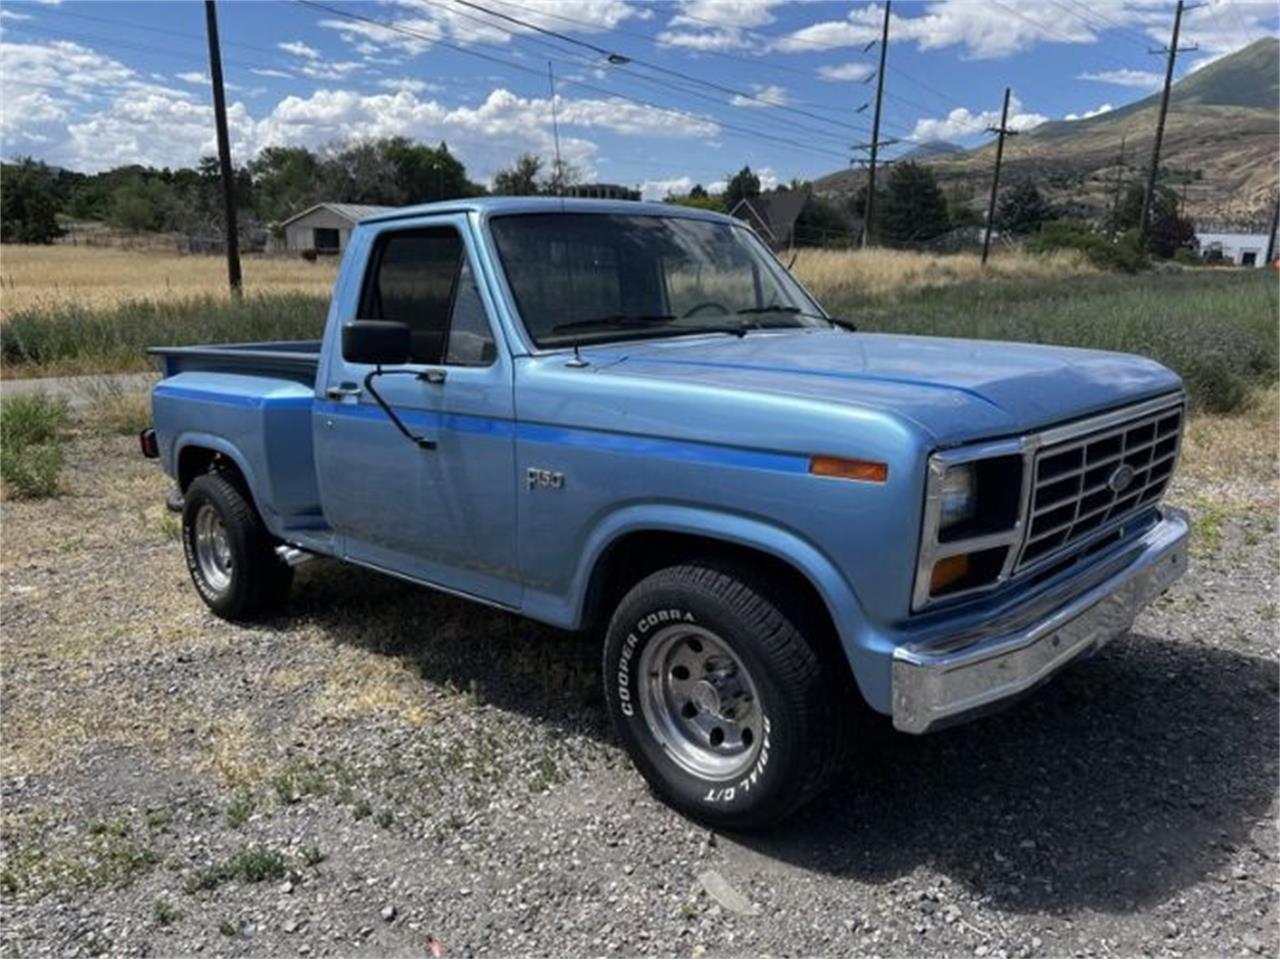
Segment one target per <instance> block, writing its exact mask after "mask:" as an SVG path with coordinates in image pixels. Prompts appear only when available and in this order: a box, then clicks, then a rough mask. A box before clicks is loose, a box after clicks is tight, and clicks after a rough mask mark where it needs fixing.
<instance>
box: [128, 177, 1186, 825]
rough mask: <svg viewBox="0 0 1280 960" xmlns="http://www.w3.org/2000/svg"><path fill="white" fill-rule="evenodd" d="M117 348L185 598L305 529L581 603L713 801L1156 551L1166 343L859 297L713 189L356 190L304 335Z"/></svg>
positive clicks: (1174, 421) (1113, 592)
mask: <svg viewBox="0 0 1280 960" xmlns="http://www.w3.org/2000/svg"><path fill="white" fill-rule="evenodd" d="M154 353H156V354H158V355H159V357H160V358H161V360H162V363H163V367H164V378H163V379H162V380H161V381H160V382H159V384H158V385H157V386H156V387H155V392H154V397H153V409H154V429H153V430H151V431H147V432H145V433H144V434H143V437H142V443H143V447H144V450H145V451H147V452H149V453H150V454H152V455H156V456H158V457H159V459H160V461H161V463H162V465H163V467H164V470H165V471H166V472H167V473H168V474H169V475H170V476H172V477H173V478H174V480H175V481H176V483H177V487H178V489H179V491H180V494H181V504H182V510H183V523H182V543H183V547H184V549H185V554H186V561H187V566H188V568H189V569H190V572H191V577H192V579H193V580H194V582H195V587H196V589H197V591H198V592H199V593H200V596H201V597H202V598H203V599H204V601H205V602H206V603H207V604H208V605H209V607H210V608H212V610H213V611H214V612H215V613H217V614H218V615H220V616H223V617H227V618H231V619H242V618H250V617H253V616H255V615H259V614H262V613H264V612H266V611H268V610H270V609H272V608H274V607H276V606H277V605H278V604H279V603H280V602H281V601H282V600H283V599H284V598H285V595H286V593H287V591H288V589H289V586H290V582H291V575H292V567H293V566H294V565H295V564H296V563H297V562H299V561H300V560H302V559H306V558H308V557H311V556H322V557H333V558H337V559H339V560H345V561H348V562H351V563H355V564H360V565H361V566H364V567H369V568H371V569H374V570H378V571H383V572H385V573H388V574H392V575H394V576H398V577H401V578H404V579H406V580H410V581H413V582H414V583H419V584H423V585H426V586H430V587H434V588H436V589H439V590H444V591H447V592H449V593H453V594H458V595H460V596H463V597H468V598H472V599H474V600H477V601H480V602H482V603H487V604H491V605H493V606H497V607H501V608H503V609H505V610H510V611H515V612H518V613H521V614H523V615H525V616H528V617H532V618H534V619H536V620H540V621H543V622H545V623H548V624H552V625H555V626H557V627H562V628H567V629H573V630H585V631H593V632H595V633H596V634H597V635H599V636H601V637H602V658H603V668H602V674H603V677H604V685H605V694H606V699H607V703H608V709H609V711H610V713H611V715H612V717H613V720H614V721H615V722H616V725H617V730H618V733H619V736H620V738H621V739H622V741H623V742H624V743H625V745H626V747H627V749H628V750H629V752H630V754H631V756H632V758H633V759H634V761H635V764H636V766H637V767H638V768H639V769H640V772H641V773H642V774H643V775H644V776H645V778H646V779H647V780H648V781H649V783H650V784H651V786H652V788H653V789H654V790H655V791H656V792H657V793H658V794H659V795H660V796H661V797H662V798H664V799H665V800H666V801H668V802H669V803H671V804H672V805H674V806H675V807H677V808H678V809H680V810H682V811H685V812H687V813H689V814H691V815H693V816H695V817H697V818H700V819H702V820H703V821H705V822H708V823H711V824H714V825H717V826H722V827H731V828H751V827H757V826H760V825H764V824H766V823H769V822H771V821H773V820H776V819H777V818H779V817H782V816H784V815H786V814H788V813H789V812H791V811H793V810H794V809H796V808H797V807H798V806H799V805H800V804H801V803H803V802H804V801H805V800H806V799H808V798H810V797H812V796H813V795H814V794H815V793H816V792H817V791H818V790H819V789H820V788H821V786H822V785H823V783H824V781H826V780H827V778H828V777H829V776H830V774H831V773H832V771H833V770H834V769H836V768H838V767H839V766H840V763H841V757H842V755H843V750H844V748H845V747H846V746H847V745H848V744H849V743H851V742H854V741H855V740H856V738H857V737H858V735H859V731H860V730H862V729H866V725H867V724H868V723H870V722H874V716H873V715H872V713H871V712H879V713H881V714H887V715H888V716H889V717H891V718H892V723H893V726H895V727H896V728H897V729H898V730H901V731H905V732H908V733H924V732H926V731H931V730H934V729H936V728H938V727H942V726H944V725H946V724H949V723H953V722H956V721H959V720H962V719H967V718H970V717H973V716H975V715H977V714H981V713H985V712H987V711H989V710H991V709H993V708H995V707H997V706H1000V705H1004V704H1006V703H1007V702H1009V701H1010V700H1012V699H1014V698H1016V697H1017V696H1018V695H1020V694H1022V693H1024V692H1026V691H1028V690H1029V689H1031V688H1032V687H1034V686H1036V685H1037V684H1039V683H1041V682H1042V681H1044V680H1045V679H1046V678H1048V677H1049V676H1051V675H1052V674H1054V673H1055V672H1056V671H1058V670H1059V669H1060V668H1062V667H1064V666H1065V665H1067V664H1068V663H1070V662H1071V661H1073V660H1075V659H1077V658H1079V657H1082V656H1084V655H1087V654H1089V653H1091V652H1092V651H1094V650H1096V649H1097V648H1098V647H1099V646H1100V645H1101V644H1103V643H1104V642H1106V641H1107V640H1109V639H1111V638H1113V637H1115V636H1116V635H1117V634H1120V633H1123V632H1124V631H1125V630H1126V629H1127V628H1128V627H1129V625H1130V624H1131V623H1132V621H1133V618H1134V616H1135V615H1136V613H1137V611H1138V610H1139V609H1140V608H1141V607H1142V606H1143V605H1144V604H1146V603H1147V602H1148V601H1149V600H1151V599H1152V598H1153V597H1154V596H1155V595H1157V594H1159V593H1160V592H1161V591H1163V590H1164V589H1165V588H1166V587H1167V586H1168V585H1169V584H1170V583H1171V582H1172V581H1173V580H1175V579H1176V578H1177V577H1178V576H1179V575H1180V574H1181V573H1182V572H1183V570H1184V568H1185V564H1186V561H1187V523H1186V520H1185V518H1184V516H1183V515H1181V514H1180V513H1179V512H1177V511H1175V510H1171V509H1168V508H1165V507H1163V506H1161V502H1160V501H1161V497H1162V494H1163V493H1164V492H1165V490H1166V488H1167V486H1168V484H1169V481H1170V478H1171V475H1172V473H1173V470H1174V465H1175V462H1176V460H1177V457H1178V450H1179V443H1180V438H1181V435H1182V428H1183V421H1184V418H1185V398H1184V394H1183V390H1182V386H1181V383H1180V381H1179V379H1178V377H1177V376H1175V375H1174V374H1173V373H1171V372H1170V371H1169V370H1167V369H1166V368H1164V367H1162V366H1160V365H1159V364H1157V363H1155V362H1153V361H1151V360H1147V359H1143V358H1141V357H1136V356H1128V355H1121V354H1115V353H1103V352H1095V351H1087V350H1077V349H1066V348H1056V347H1047V346H1036V345H1028V344H1012V343H994V342H978V341H968V340H954V339H942V338H935V337H924V336H897V335H883V334H876V333H870V332H861V331H858V330H856V329H855V327H854V325H853V324H852V323H850V322H849V320H847V319H840V318H836V317H832V316H830V315H828V314H827V313H826V312H825V311H824V309H823V308H822V307H821V306H820V305H819V304H818V302H817V301H816V300H815V299H814V298H813V297H812V296H811V295H810V294H809V293H807V292H806V291H805V290H804V289H803V288H802V287H801V285H800V284H799V283H797V282H796V280H795V279H793V277H792V276H791V275H790V274H789V272H788V271H787V269H786V268H785V267H783V266H782V265H781V264H780V263H779V262H778V261H777V260H776V259H775V258H774V256H773V255H772V253H771V252H770V251H769V249H768V248H767V247H766V246H765V245H764V244H763V243H762V242H761V241H760V240H759V239H758V238H757V236H756V235H755V234H754V233H753V232H752V231H751V230H750V229H748V228H747V227H746V226H745V225H743V224H742V223H740V222H738V221H737V220H734V219H732V218H730V217H726V216H722V215H718V214H714V213H708V212H704V211H699V210H690V209H684V208H679V207H672V206H665V205H651V204H644V203H634V202H601V201H580V200H559V199H546V198H543V199H516V198H495V199H481V200H459V201H456V202H448V203H438V204H432V205H428V206H420V207H412V208H406V209H401V210H396V211H393V212H389V213H382V214H379V215H377V216H373V217H370V218H368V219H366V220H364V221H362V222H361V223H360V224H359V225H358V226H357V228H356V229H355V230H354V231H353V233H352V235H351V240H350V244H349V246H348V248H347V250H346V253H345V255H344V258H343V261H342V267H341V272H340V273H339V275H338V279H337V282H336V285H335V288H334V292H333V299H332V304H331V306H330V309H329V315H328V325H327V327H326V329H325V333H324V338H323V339H322V340H321V341H318V342H296V343H295V342H288V343H257V344H236V345H224V346H197V347H162V348H157V349H155V350H154ZM867 708H869V711H868V709H867Z"/></svg>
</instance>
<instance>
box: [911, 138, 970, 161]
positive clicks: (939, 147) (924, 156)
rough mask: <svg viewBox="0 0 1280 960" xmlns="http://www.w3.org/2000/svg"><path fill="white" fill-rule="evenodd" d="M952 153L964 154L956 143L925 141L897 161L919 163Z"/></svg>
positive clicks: (962, 149) (962, 148)
mask: <svg viewBox="0 0 1280 960" xmlns="http://www.w3.org/2000/svg"><path fill="white" fill-rule="evenodd" d="M953 153H964V147H962V146H960V144H958V143H949V142H948V141H946V140H926V141H925V142H924V143H922V144H920V145H919V146H916V147H913V148H912V149H910V150H908V151H907V152H906V153H904V154H903V155H902V156H900V157H898V158H897V159H899V160H914V161H915V162H916V163H920V162H922V161H924V160H933V159H936V158H937V157H945V156H949V155H950V154H953Z"/></svg>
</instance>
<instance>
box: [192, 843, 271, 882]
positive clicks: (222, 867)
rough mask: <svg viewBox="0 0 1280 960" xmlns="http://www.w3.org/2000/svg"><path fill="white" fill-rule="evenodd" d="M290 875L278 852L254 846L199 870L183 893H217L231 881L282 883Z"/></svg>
mask: <svg viewBox="0 0 1280 960" xmlns="http://www.w3.org/2000/svg"><path fill="white" fill-rule="evenodd" d="M288 872H289V868H288V865H287V864H286V863H285V859H284V857H283V856H281V855H280V854H279V853H277V852H276V851H275V850H271V849H269V848H267V847H260V846H252V847H246V848H245V849H244V850H241V851H240V852H239V853H237V854H235V855H234V856H232V857H231V858H230V859H229V860H225V861H223V862H222V863H215V864H212V865H210V866H208V867H204V868H203V869H201V870H197V871H196V872H195V873H193V874H191V875H190V876H189V877H187V882H186V883H185V884H184V885H183V889H184V890H185V891H186V892H187V893H198V892H199V891H201V890H216V889H217V888H218V887H220V886H221V885H222V884H224V883H226V882H228V881H230V880H238V881H240V882H241V883H265V882H267V881H268V880H279V879H280V878H282V877H284V876H285V875H286V874H288Z"/></svg>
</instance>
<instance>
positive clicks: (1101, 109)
mask: <svg viewBox="0 0 1280 960" xmlns="http://www.w3.org/2000/svg"><path fill="white" fill-rule="evenodd" d="M1114 109H1115V107H1113V106H1112V105H1111V104H1109V103H1103V104H1100V105H1098V106H1096V107H1094V108H1093V109H1092V110H1086V111H1085V112H1084V113H1068V114H1067V115H1066V116H1065V117H1063V118H1062V119H1063V120H1088V119H1089V118H1090V117H1099V116H1101V115H1102V114H1104V113H1110V112H1111V111H1112V110H1114Z"/></svg>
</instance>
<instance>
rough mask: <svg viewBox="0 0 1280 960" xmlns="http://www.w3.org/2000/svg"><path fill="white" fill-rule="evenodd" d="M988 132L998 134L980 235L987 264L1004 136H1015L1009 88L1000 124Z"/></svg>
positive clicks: (983, 259) (1006, 89) (984, 261)
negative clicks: (983, 225)
mask: <svg viewBox="0 0 1280 960" xmlns="http://www.w3.org/2000/svg"><path fill="white" fill-rule="evenodd" d="M987 131H988V132H990V133H996V134H999V135H1000V136H999V139H998V140H996V171H995V175H994V176H993V177H992V178H991V199H990V200H989V201H988V202H987V230H986V233H984V234H983V236H982V265H983V266H984V267H985V266H986V265H987V255H988V254H989V253H990V252H991V228H992V226H993V225H994V224H995V221H996V193H997V192H998V191H999V189H1000V165H1001V164H1002V163H1003V162H1004V138H1005V137H1014V136H1017V134H1018V131H1017V130H1010V129H1009V88H1008V87H1005V88H1004V108H1003V109H1002V110H1001V111H1000V126H998V127H987Z"/></svg>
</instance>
